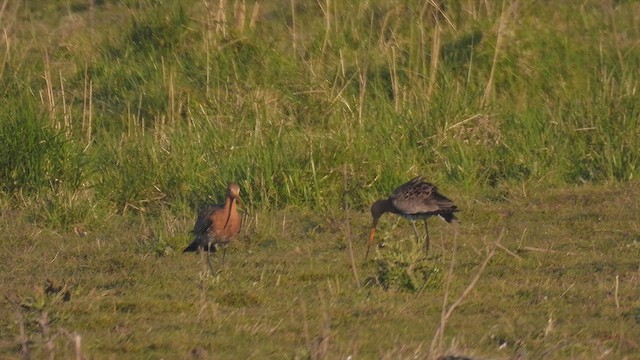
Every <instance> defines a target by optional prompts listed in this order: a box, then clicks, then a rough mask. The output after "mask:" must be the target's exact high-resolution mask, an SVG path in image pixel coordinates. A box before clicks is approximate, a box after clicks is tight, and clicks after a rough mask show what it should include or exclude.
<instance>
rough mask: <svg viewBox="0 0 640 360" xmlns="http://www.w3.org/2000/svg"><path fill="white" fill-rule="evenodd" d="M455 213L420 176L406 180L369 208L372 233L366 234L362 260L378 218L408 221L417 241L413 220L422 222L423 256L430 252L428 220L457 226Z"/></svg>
mask: <svg viewBox="0 0 640 360" xmlns="http://www.w3.org/2000/svg"><path fill="white" fill-rule="evenodd" d="M457 211H459V210H458V208H457V207H456V206H455V205H454V204H453V201H451V200H449V199H448V198H447V197H446V196H444V195H442V194H440V193H439V192H438V189H437V188H436V186H435V185H433V184H431V183H428V182H425V181H424V180H423V179H422V177H421V176H418V177H415V178H413V179H411V180H409V182H407V183H405V184H402V185H400V186H399V187H398V188H397V189H395V190H394V191H393V193H392V194H391V196H389V197H388V198H386V199H380V200H378V201H376V202H374V203H373V205H371V216H372V217H373V225H372V226H371V233H370V234H369V242H368V245H367V253H366V254H365V260H366V259H367V257H368V256H369V249H370V248H371V244H373V243H374V237H375V235H376V226H377V225H378V220H380V217H381V216H382V215H383V214H384V213H387V212H391V213H394V214H398V215H400V216H402V217H404V218H406V219H409V220H411V224H412V225H413V231H414V233H415V235H416V240H418V241H419V236H418V230H417V229H416V223H415V222H416V220H419V219H423V220H424V228H425V231H426V241H425V244H424V250H425V254H426V253H427V252H428V251H429V228H428V226H427V220H428V219H429V217H431V216H435V215H437V216H440V217H441V218H443V219H444V220H445V221H447V222H449V223H451V222H457V221H458V219H457V218H456V217H455V215H454V213H455V212H457Z"/></svg>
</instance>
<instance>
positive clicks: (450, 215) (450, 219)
mask: <svg viewBox="0 0 640 360" xmlns="http://www.w3.org/2000/svg"><path fill="white" fill-rule="evenodd" d="M439 215H440V217H441V218H443V219H444V221H446V222H448V223H457V222H459V220H458V218H457V217H456V216H455V215H454V214H453V213H452V212H450V213H444V214H439Z"/></svg>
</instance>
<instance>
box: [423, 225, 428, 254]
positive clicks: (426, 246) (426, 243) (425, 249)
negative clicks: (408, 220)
mask: <svg viewBox="0 0 640 360" xmlns="http://www.w3.org/2000/svg"><path fill="white" fill-rule="evenodd" d="M424 231H425V232H426V233H427V240H426V241H425V242H424V254H425V255H427V253H428V252H429V227H428V226H427V218H425V219H424Z"/></svg>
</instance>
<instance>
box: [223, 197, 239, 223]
mask: <svg viewBox="0 0 640 360" xmlns="http://www.w3.org/2000/svg"><path fill="white" fill-rule="evenodd" d="M234 201H236V199H235V198H232V199H231V205H230V206H229V213H228V214H227V221H225V223H224V227H223V229H226V228H227V224H229V219H231V208H233V202H234Z"/></svg>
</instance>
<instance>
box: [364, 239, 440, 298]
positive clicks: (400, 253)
mask: <svg viewBox="0 0 640 360" xmlns="http://www.w3.org/2000/svg"><path fill="white" fill-rule="evenodd" d="M374 264H375V275H374V276H373V277H372V278H370V279H369V281H368V283H370V284H376V285H380V286H382V287H383V288H384V289H385V290H390V289H395V290H402V291H410V292H415V291H421V290H423V289H426V288H430V289H438V288H440V287H441V286H442V283H443V276H442V269H441V268H440V267H439V266H438V265H437V264H435V262H434V261H433V260H431V259H429V258H428V257H425V256H424V251H423V249H422V247H421V246H417V245H416V246H414V248H413V249H412V250H411V251H407V249H402V248H401V246H399V245H397V246H392V247H389V248H388V249H385V251H384V252H381V254H380V255H379V256H378V257H377V258H376V259H375V260H374Z"/></svg>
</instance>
